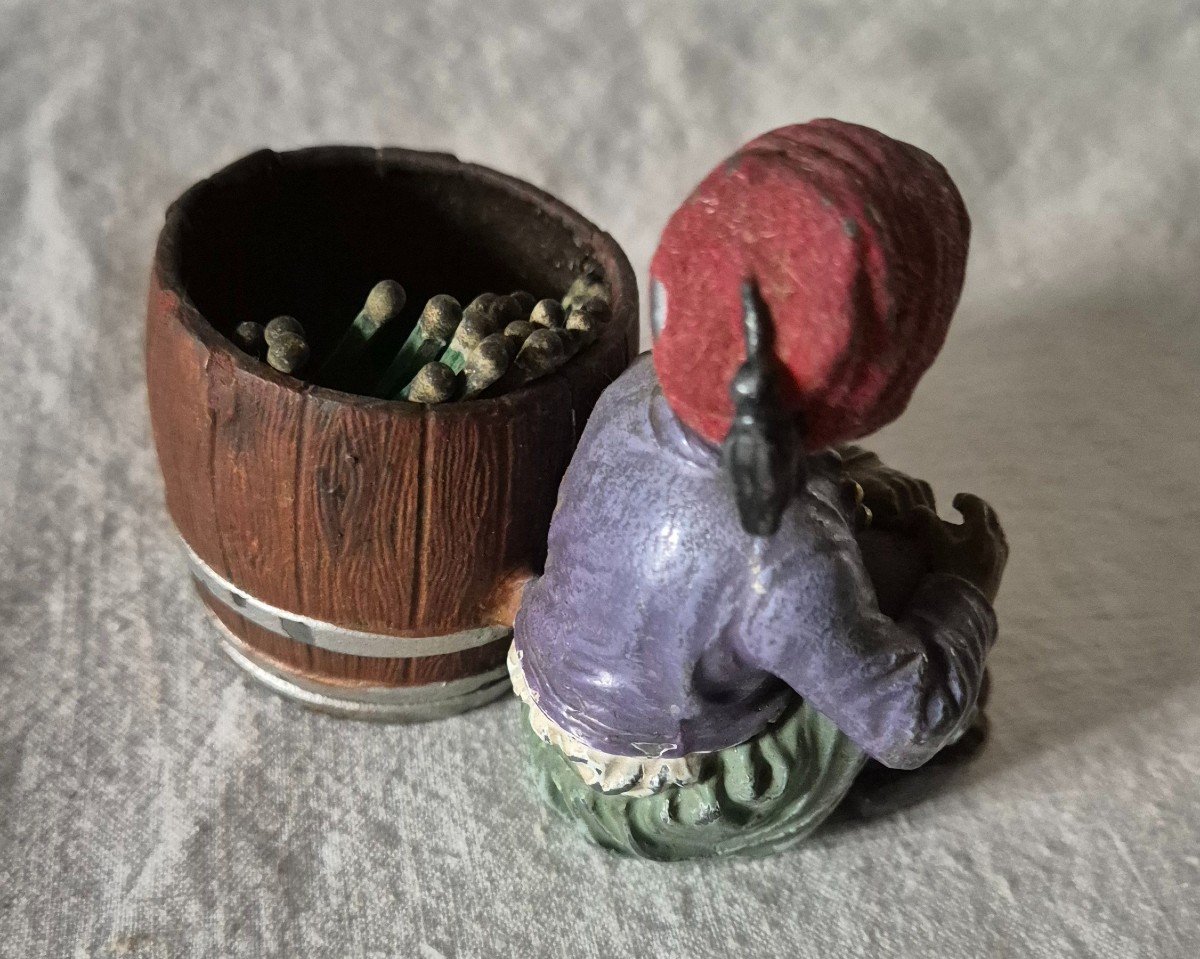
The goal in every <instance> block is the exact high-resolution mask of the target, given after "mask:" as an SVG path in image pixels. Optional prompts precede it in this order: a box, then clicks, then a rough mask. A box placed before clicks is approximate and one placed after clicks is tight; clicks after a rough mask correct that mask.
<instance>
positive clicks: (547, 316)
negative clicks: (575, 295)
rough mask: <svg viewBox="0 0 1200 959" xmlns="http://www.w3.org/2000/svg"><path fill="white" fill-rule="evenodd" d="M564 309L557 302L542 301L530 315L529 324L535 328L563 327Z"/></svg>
mask: <svg viewBox="0 0 1200 959" xmlns="http://www.w3.org/2000/svg"><path fill="white" fill-rule="evenodd" d="M563 313H564V311H563V308H562V305H561V304H560V303H559V302H558V301H556V300H541V301H539V302H538V303H537V305H535V306H534V308H533V310H532V311H531V312H530V314H529V322H530V323H532V324H533V325H534V326H543V327H547V328H550V329H556V328H558V327H560V326H562V325H563Z"/></svg>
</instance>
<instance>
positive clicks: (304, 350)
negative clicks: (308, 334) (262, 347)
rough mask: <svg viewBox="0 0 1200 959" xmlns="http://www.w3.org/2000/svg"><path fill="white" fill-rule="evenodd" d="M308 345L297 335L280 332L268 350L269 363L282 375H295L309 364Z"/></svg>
mask: <svg viewBox="0 0 1200 959" xmlns="http://www.w3.org/2000/svg"><path fill="white" fill-rule="evenodd" d="M308 355H309V350H308V344H307V343H306V342H305V341H304V337H302V336H300V335H299V334H297V333H289V332H286V331H284V332H280V333H277V334H276V336H275V341H274V342H273V343H271V345H270V347H269V348H268V350H267V362H268V363H270V364H271V366H273V367H274V368H275V369H277V370H279V372H280V373H288V374H291V375H293V376H294V375H295V374H297V373H299V372H300V371H301V370H302V369H304V365H305V364H306V363H307V362H308Z"/></svg>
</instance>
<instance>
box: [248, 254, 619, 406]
mask: <svg viewBox="0 0 1200 959" xmlns="http://www.w3.org/2000/svg"><path fill="white" fill-rule="evenodd" d="M406 300H407V295H406V293H405V290H404V287H402V286H401V285H400V284H399V283H397V282H395V281H394V280H384V281H382V282H381V283H377V284H376V285H375V286H374V287H373V288H372V289H371V292H370V294H369V295H368V296H367V300H366V303H365V304H364V305H363V308H362V309H361V310H360V311H359V313H358V315H357V316H356V317H355V319H354V322H353V323H351V324H350V326H349V328H348V329H347V330H346V332H345V333H344V334H343V335H342V337H341V339H340V340H338V342H337V344H336V345H335V346H334V348H333V350H332V351H330V353H329V355H328V356H327V357H326V358H325V361H324V362H323V363H322V364H321V366H320V369H319V372H318V376H319V378H320V381H321V382H322V383H323V384H324V385H327V386H332V387H335V388H338V389H343V390H357V391H359V392H368V391H367V390H364V389H363V379H364V377H366V378H368V381H370V380H375V381H376V382H375V383H374V388H373V389H372V390H370V391H369V392H371V393H372V394H373V395H375V396H378V397H381V398H383V399H403V400H409V401H411V402H414V403H424V404H434V403H446V402H450V401H452V400H469V399H475V398H477V397H486V396H496V395H499V394H500V393H504V392H506V391H508V390H511V389H515V388H516V387H519V386H523V385H525V384H526V383H530V382H532V381H533V380H536V379H539V378H540V377H543V376H546V375H547V374H548V373H551V372H553V371H554V370H556V369H558V368H559V367H560V366H562V365H563V364H564V363H566V362H567V361H568V360H569V359H571V357H573V356H574V355H575V354H576V353H578V352H579V351H580V350H581V349H583V348H584V347H586V346H587V345H588V344H590V343H591V342H592V341H593V340H594V339H595V338H596V337H597V336H598V335H599V332H600V328H601V326H602V325H603V324H604V323H605V322H607V321H608V319H609V316H610V307H609V293H608V288H607V286H606V285H605V284H604V280H603V278H602V276H601V275H600V272H599V270H598V268H596V267H594V266H591V267H587V266H585V272H584V273H583V274H582V275H581V276H579V277H578V278H577V279H576V280H575V281H574V282H573V283H572V284H571V287H570V288H569V289H568V291H567V295H566V296H565V297H563V299H562V300H561V301H558V300H553V299H544V300H535V299H534V297H533V296H532V294H530V293H527V292H525V291H524V290H517V291H516V292H513V293H509V294H506V295H498V294H495V293H482V294H480V295H479V296H477V297H475V299H474V300H472V301H471V302H470V303H469V304H468V305H467V307H466V309H463V308H462V306H460V304H459V302H458V300H456V299H455V298H454V297H452V296H449V295H447V294H439V295H438V296H434V297H432V298H431V299H430V300H429V301H428V302H427V303H426V304H425V307H424V309H422V311H421V315H420V317H419V318H418V319H417V322H416V324H415V325H414V327H413V329H412V332H410V333H409V335H408V338H407V339H406V340H405V341H404V344H403V345H402V346H401V347H400V350H399V351H398V352H397V353H396V355H395V356H394V358H392V359H391V360H390V362H389V361H388V358H387V357H388V354H386V353H384V352H383V350H381V349H380V348H379V341H380V340H381V339H383V340H384V341H385V342H386V340H387V339H388V338H387V337H380V336H379V334H380V331H382V330H384V329H385V328H386V327H388V326H389V325H394V324H395V322H396V320H397V319H398V317H399V316H400V315H401V313H402V312H403V310H404V306H405V302H406ZM234 339H235V340H236V341H237V342H238V343H239V344H240V345H241V346H242V348H243V349H245V350H246V352H248V353H250V354H251V355H253V356H257V357H260V358H261V357H262V356H263V354H264V352H265V354H266V360H267V362H268V363H270V364H271V366H273V367H274V368H275V369H277V370H279V371H281V372H283V373H290V374H298V373H299V372H300V371H301V370H302V369H303V368H304V366H305V364H306V363H307V361H308V358H309V347H308V343H307V340H306V338H305V333H304V328H303V327H302V326H301V325H300V323H299V322H298V321H297V320H296V319H295V318H294V317H291V316H277V317H276V318H275V319H273V320H271V322H270V323H268V324H267V325H266V326H265V327H263V326H261V325H259V324H258V323H242V324H240V325H239V326H238V327H237V329H236V330H235V333H234ZM393 342H394V341H393Z"/></svg>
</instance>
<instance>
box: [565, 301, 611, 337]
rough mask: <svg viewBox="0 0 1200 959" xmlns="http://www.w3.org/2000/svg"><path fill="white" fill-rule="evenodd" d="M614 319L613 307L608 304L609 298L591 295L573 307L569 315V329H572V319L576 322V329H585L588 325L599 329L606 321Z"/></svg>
mask: <svg viewBox="0 0 1200 959" xmlns="http://www.w3.org/2000/svg"><path fill="white" fill-rule="evenodd" d="M585 318H586V319H585ZM611 319H612V307H611V306H609V305H608V301H607V300H602V299H600V297H598V296H593V297H590V298H589V299H586V300H578V301H576V303H575V305H574V306H572V307H571V312H570V314H569V315H568V316H567V324H566V325H567V329H572V328H573V327H572V326H571V323H572V321H574V323H575V327H574V328H576V329H583V328H584V327H586V326H593V327H595V328H596V329H597V330H598V329H599V328H600V327H602V326H603V325H604V324H605V323H607V322H608V321H609V320H611Z"/></svg>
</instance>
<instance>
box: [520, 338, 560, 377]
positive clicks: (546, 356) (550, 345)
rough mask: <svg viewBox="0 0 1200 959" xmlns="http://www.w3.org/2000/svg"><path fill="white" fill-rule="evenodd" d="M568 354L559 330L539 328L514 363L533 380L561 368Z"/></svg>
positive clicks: (526, 342)
mask: <svg viewBox="0 0 1200 959" xmlns="http://www.w3.org/2000/svg"><path fill="white" fill-rule="evenodd" d="M567 352H568V351H567V344H566V342H565V341H564V337H563V334H562V333H561V332H560V331H559V330H551V329H547V328H546V327H538V328H537V329H535V330H534V331H533V332H532V333H530V334H529V338H528V339H526V340H525V345H524V346H522V347H521V352H520V353H518V354H517V358H516V359H515V360H514V361H513V362H514V363H516V365H517V366H518V367H519V368H520V369H521V370H522V371H523V372H524V373H525V374H526V377H527V378H529V379H533V378H534V377H537V376H541V375H543V374H545V373H549V372H550V371H551V370H553V369H554V368H555V367H557V366H559V365H560V364H561V363H562V362H563V361H564V360H566V358H567Z"/></svg>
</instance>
